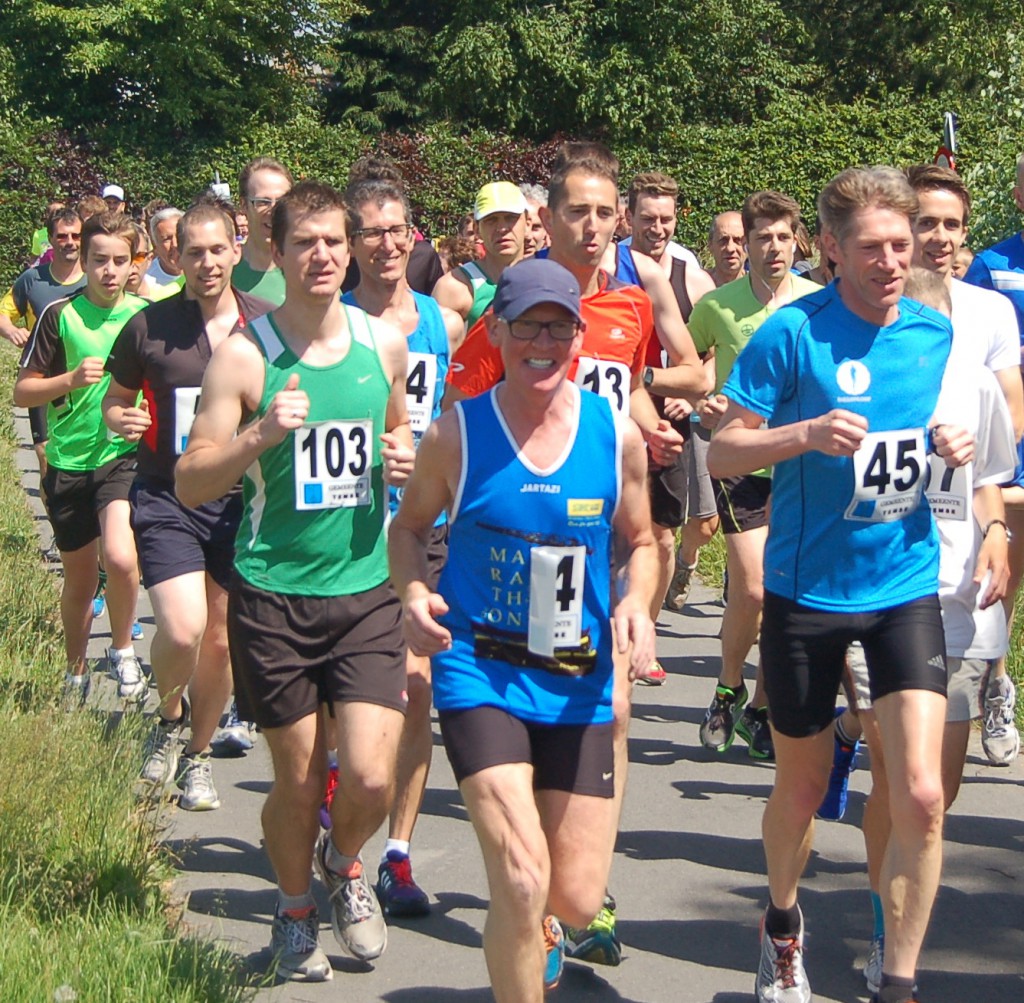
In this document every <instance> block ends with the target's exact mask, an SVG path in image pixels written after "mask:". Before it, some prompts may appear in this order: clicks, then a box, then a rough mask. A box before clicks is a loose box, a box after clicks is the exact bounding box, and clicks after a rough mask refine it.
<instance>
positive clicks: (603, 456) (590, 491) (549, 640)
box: [433, 384, 622, 724]
mask: <svg viewBox="0 0 1024 1003" xmlns="http://www.w3.org/2000/svg"><path fill="white" fill-rule="evenodd" d="M570 385H571V384H570ZM573 393H574V395H575V397H576V402H577V403H576V422H575V427H574V429H573V433H572V438H571V440H570V442H569V443H568V444H567V445H566V449H565V452H564V453H563V455H562V457H561V459H560V460H559V461H558V462H557V463H555V464H554V465H553V466H552V467H551V468H550V469H548V470H538V469H537V468H536V467H534V466H533V464H531V463H530V462H529V461H528V460H527V459H526V458H525V457H524V456H523V455H522V453H521V452H520V450H519V447H518V446H517V445H516V443H515V440H514V439H513V437H512V433H511V432H510V431H509V429H508V427H507V425H506V424H505V421H504V417H503V416H502V414H501V411H500V408H499V407H498V403H497V388H496V389H494V390H491V391H490V392H489V393H486V394H483V395H482V396H480V397H477V398H473V399H471V400H465V401H460V402H459V403H458V404H457V405H456V414H457V415H458V420H459V428H460V434H461V437H462V474H461V479H460V483H459V488H458V492H457V495H456V498H455V501H454V504H453V506H452V512H451V535H450V538H449V550H448V563H447V564H446V565H445V568H444V571H443V572H442V573H441V581H440V583H439V585H438V591H439V592H440V593H441V594H442V595H443V596H444V598H445V600H446V601H447V603H448V606H449V612H448V613H447V614H446V615H445V616H444V617H443V619H442V621H441V622H442V623H443V624H444V625H445V626H446V627H447V628H448V629H449V630H450V631H451V633H452V647H451V649H450V650H448V651H445V652H442V653H441V654H439V655H435V656H434V658H433V684H434V703H435V705H436V706H437V707H438V709H439V710H465V709H468V708H472V707H481V706H490V707H498V708H500V709H502V710H504V711H506V712H507V713H509V714H511V715H513V716H514V717H518V718H521V719H522V720H525V721H532V722H536V723H541V724H599V723H606V722H608V721H611V719H612V706H611V697H612V650H611V646H612V638H611V629H610V626H609V616H610V603H611V584H612V583H611V564H612V518H613V516H614V514H615V509H616V506H617V505H618V501H619V493H620V486H621V455H622V448H621V438H620V432H619V429H618V427H617V425H616V422H615V418H614V416H613V414H612V411H611V407H610V406H609V404H608V402H607V401H606V400H605V399H604V398H603V397H599V396H598V395H597V394H590V393H581V392H579V390H577V389H576V388H575V387H573Z"/></svg>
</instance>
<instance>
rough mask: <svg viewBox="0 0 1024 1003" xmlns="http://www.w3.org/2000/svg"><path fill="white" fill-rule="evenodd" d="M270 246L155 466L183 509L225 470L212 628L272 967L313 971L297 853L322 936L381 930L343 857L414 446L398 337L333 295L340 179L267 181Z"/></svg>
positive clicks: (365, 789) (313, 946) (367, 764)
mask: <svg viewBox="0 0 1024 1003" xmlns="http://www.w3.org/2000/svg"><path fill="white" fill-rule="evenodd" d="M249 239H250V242H251V240H252V235H251V234H250V238H249ZM271 248H272V255H273V263H274V266H275V267H278V268H280V269H281V273H282V276H283V279H284V282H285V290H286V295H285V300H284V303H283V304H282V306H281V307H280V308H278V309H277V310H275V311H274V312H273V313H272V314H269V315H267V316H266V317H261V318H259V319H257V320H256V321H255V322H254V323H251V324H249V326H248V328H247V330H246V333H245V335H244V336H241V337H234V338H227V339H226V340H225V341H224V342H223V343H222V344H221V345H220V347H219V348H218V349H217V351H216V352H215V353H214V357H213V358H212V360H211V361H210V364H209V366H208V368H207V371H206V375H205V377H204V379H203V390H202V396H201V398H200V406H199V413H198V414H197V415H196V419H195V423H194V425H193V427H192V433H191V436H190V438H189V444H188V448H187V450H186V452H185V455H184V456H182V457H181V459H180V460H179V461H178V465H177V468H176V470H175V479H176V484H177V491H178V495H179V497H180V498H181V499H182V501H183V502H184V503H185V504H186V505H190V506H196V505H200V504H202V503H204V502H210V501H212V500H214V499H216V498H221V497H223V496H224V495H225V494H227V493H228V492H229V491H230V490H231V488H232V487H233V486H234V485H235V483H236V482H237V481H238V480H239V479H240V478H243V475H244V480H243V501H244V511H243V515H242V522H241V527H240V529H239V534H238V541H237V546H236V550H235V570H236V572H237V578H236V581H235V584H234V585H233V587H232V590H231V596H230V599H229V603H228V640H229V645H230V651H231V661H232V669H233V672H234V679H235V694H236V698H237V701H238V705H239V712H240V714H241V716H242V717H243V718H245V719H246V720H253V721H255V722H256V723H257V724H258V725H260V727H261V728H262V729H263V733H264V735H265V736H266V739H267V743H268V745H269V746H270V751H271V755H272V757H273V761H274V786H273V788H272V789H271V792H270V794H269V795H268V797H267V801H266V804H265V805H264V808H263V833H264V839H265V842H266V847H267V854H268V856H269V857H270V862H271V865H272V866H273V868H274V873H275V876H276V878H277V883H278V901H277V906H276V908H275V911H274V920H273V928H272V932H271V949H272V951H273V953H274V957H275V959H276V970H277V972H278V973H279V974H280V975H282V976H285V977H288V978H294V979H303V980H308V981H317V982H320V981H325V980H327V979H330V978H331V977H332V975H333V972H332V970H331V965H330V962H329V961H328V959H327V956H326V955H325V954H324V952H323V951H322V950H321V948H320V946H319V942H318V927H319V920H318V916H317V910H316V904H315V902H314V900H313V897H312V895H311V893H310V860H311V858H312V859H313V862H314V865H315V867H316V869H317V871H318V872H319V874H320V876H321V878H322V879H323V881H324V884H325V885H326V886H327V889H328V891H329V893H330V898H331V913H332V915H331V922H332V926H333V928H334V934H335V937H336V938H337V940H338V943H339V944H340V945H341V946H342V948H343V949H344V950H345V951H346V952H347V953H349V954H351V955H352V956H354V957H356V958H359V959H361V960H364V961H369V960H372V959H374V958H376V957H378V956H379V955H380V954H381V953H382V952H383V951H384V948H385V946H386V944H387V927H386V925H385V923H384V918H383V916H382V915H381V912H380V907H379V905H378V904H377V900H376V897H375V896H374V894H373V890H372V888H371V886H370V882H369V880H368V878H367V875H366V874H365V873H364V870H363V864H362V861H361V860H360V857H359V854H360V851H361V850H362V847H363V844H364V843H365V842H366V840H367V839H368V838H369V837H370V836H371V835H372V834H373V833H374V832H376V831H377V828H378V826H379V825H380V824H381V822H383V820H384V819H385V818H386V817H387V813H388V810H389V809H390V807H391V799H392V796H393V792H394V779H395V761H396V758H397V752H398V744H399V738H400V736H401V733H402V724H403V715H404V712H405V704H406V698H405V686H406V667H405V651H404V646H403V643H402V637H401V628H400V619H401V606H400V605H399V603H398V599H397V597H396V596H395V593H394V590H393V589H392V588H391V585H390V584H389V582H388V566H387V553H386V549H385V525H386V521H387V509H388V500H387V485H388V484H389V483H390V484H394V485H396V486H399V485H401V484H402V483H404V481H405V479H406V478H407V476H408V473H409V471H410V470H411V469H412V463H413V460H414V457H415V454H414V453H413V449H412V434H411V431H410V429H409V416H408V414H407V412H406V407H405V382H406V373H407V371H408V350H407V348H406V343H405V338H404V337H403V336H402V335H401V334H400V332H398V331H396V330H395V329H394V328H392V327H390V326H389V325H387V324H383V323H381V322H380V321H377V320H375V319H373V318H370V317H368V316H367V315H366V314H365V313H363V311H361V310H358V309H355V308H352V307H347V306H343V305H342V302H341V299H340V298H339V296H338V292H339V290H340V289H341V283H342V280H343V279H344V277H345V269H346V268H347V266H348V256H349V250H348V236H347V216H346V206H345V203H344V201H343V200H342V198H341V196H340V195H339V194H338V193H337V192H336V191H334V189H332V188H330V187H329V186H327V185H324V184H321V183H319V182H315V181H305V182H302V183H300V184H298V185H296V186H295V187H294V188H292V189H291V191H289V192H287V193H283V194H282V195H281V198H280V199H279V200H278V201H277V204H276V205H275V207H274V211H273V215H272V222H271ZM243 420H244V421H245V424H244V426H243ZM240 426H243V427H240ZM325 702H326V703H327V704H328V706H329V707H330V709H331V712H332V713H333V716H334V719H335V724H336V728H335V729H334V730H335V731H336V734H337V741H338V762H339V773H340V778H339V783H338V788H337V791H336V794H335V797H334V800H333V804H332V806H331V822H332V828H331V829H330V831H329V832H326V833H324V834H323V836H322V837H321V838H320V840H319V841H317V831H318V822H317V816H318V809H319V807H320V802H321V799H322V797H323V792H324V788H325V786H326V781H327V741H326V740H327V735H326V731H327V729H326V728H325V725H324V721H323V715H322V714H321V713H320V711H321V706H322V704H324V703H325ZM314 848H315V851H314Z"/></svg>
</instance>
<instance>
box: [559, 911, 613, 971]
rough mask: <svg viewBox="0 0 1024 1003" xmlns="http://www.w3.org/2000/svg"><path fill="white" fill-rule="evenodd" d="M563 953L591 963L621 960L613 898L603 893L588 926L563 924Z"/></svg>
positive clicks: (601, 963)
mask: <svg viewBox="0 0 1024 1003" xmlns="http://www.w3.org/2000/svg"><path fill="white" fill-rule="evenodd" d="M562 931H563V933H564V934H565V955H566V957H568V958H572V959H573V960H574V961H589V962H590V963H591V964H592V965H611V966H612V967H614V966H616V965H618V964H619V963H620V962H621V961H622V943H621V942H620V941H619V936H618V934H617V933H616V932H615V899H613V898H612V897H611V895H605V898H604V904H603V905H602V906H601V911H600V912H599V913H598V914H597V915H596V916H595V917H594V919H593V921H592V922H591V924H590V926H588V927H586V928H585V929H582V930H580V929H578V928H577V927H573V926H564V927H562Z"/></svg>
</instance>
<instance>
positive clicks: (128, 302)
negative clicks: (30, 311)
mask: <svg viewBox="0 0 1024 1003" xmlns="http://www.w3.org/2000/svg"><path fill="white" fill-rule="evenodd" d="M144 306H146V301H145V300H144V299H140V298H139V297H138V296H131V295H126V296H125V297H124V299H123V300H122V301H121V302H120V303H119V304H118V305H117V306H115V307H113V308H111V309H107V308H104V307H98V306H96V305H95V304H94V303H92V302H90V301H89V300H88V299H86V296H85V293H84V292H81V293H78V294H76V295H75V296H72V297H71V298H70V299H66V300H58V301H57V302H55V303H53V304H51V305H50V306H49V307H47V308H46V309H45V310H44V311H43V312H42V314H41V315H40V317H39V320H38V321H37V323H36V327H35V331H34V332H33V335H32V342H31V343H30V346H29V349H28V354H27V355H26V357H25V363H24V364H25V365H26V367H27V368H29V369H36V370H37V371H39V372H42V373H43V374H44V375H46V376H55V375H57V374H58V373H63V372H69V373H70V372H72V371H73V370H75V369H76V368H77V367H78V365H79V363H80V362H81V361H82V360H83V359H85V358H87V357H89V356H95V357H96V358H99V359H104V360H105V359H106V358H107V356H108V355H109V354H110V349H111V347H112V346H113V344H114V340H115V339H116V338H117V336H118V334H119V333H120V331H121V328H122V327H124V325H125V323H126V322H127V321H128V319H129V318H130V317H132V316H134V315H135V314H136V313H138V312H139V310H141V309H142V308H143V307H144ZM41 359H45V360H46V361H42V362H37V361H36V360H41ZM109 385H110V374H109V373H105V374H104V376H103V379H101V380H100V381H99V383H93V384H92V385H91V386H87V387H80V388H78V389H76V390H72V391H70V392H69V393H68V394H67V395H66V396H65V397H58V398H57V399H56V400H54V401H51V402H50V403H49V404H48V405H47V406H46V425H47V429H48V431H49V436H50V437H49V439H48V440H47V442H46V459H47V462H48V463H50V464H51V465H52V466H54V467H56V468H57V469H58V470H69V471H76V472H86V471H89V470H97V469H98V468H99V467H102V466H103V464H105V463H109V462H110V461H111V460H113V459H116V458H117V457H118V456H123V455H124V454H125V453H131V452H133V451H134V450H135V448H136V444H135V443H134V442H125V440H124V439H123V438H121V436H119V435H114V434H113V432H110V431H109V430H108V429H107V426H106V425H104V424H103V409H102V408H101V406H100V405H101V404H102V402H103V397H104V395H105V394H106V392H107V387H108V386H109Z"/></svg>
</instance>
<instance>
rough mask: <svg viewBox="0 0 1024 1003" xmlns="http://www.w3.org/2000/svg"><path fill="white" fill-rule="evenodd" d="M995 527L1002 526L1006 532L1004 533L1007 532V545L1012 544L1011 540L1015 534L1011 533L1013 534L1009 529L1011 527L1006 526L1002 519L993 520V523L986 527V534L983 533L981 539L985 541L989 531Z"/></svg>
mask: <svg viewBox="0 0 1024 1003" xmlns="http://www.w3.org/2000/svg"><path fill="white" fill-rule="evenodd" d="M993 526H1002V527H1003V530H1004V531H1005V532H1006V542H1007V543H1009V542H1010V541H1011V540H1012V539H1013V533H1011V532H1010V527H1009V526H1007V525H1006V523H1005V522H1003V520H1002V519H993V520H992V521H991V522H990V523H989V524H988V525H987V526H986V527H985V532H983V533H982V534H981V538H982V539H983V540H984V539H985V537H986V536H988V531H989V530H990V529H991V528H992V527H993Z"/></svg>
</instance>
